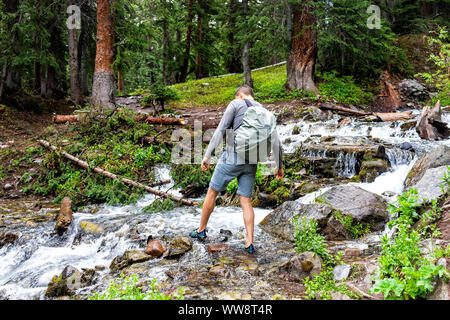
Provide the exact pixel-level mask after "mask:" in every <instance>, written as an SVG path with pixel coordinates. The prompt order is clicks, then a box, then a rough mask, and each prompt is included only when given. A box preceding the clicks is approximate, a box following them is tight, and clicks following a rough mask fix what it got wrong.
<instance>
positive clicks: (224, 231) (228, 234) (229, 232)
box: [219, 229, 233, 237]
mask: <svg viewBox="0 0 450 320" xmlns="http://www.w3.org/2000/svg"><path fill="white" fill-rule="evenodd" d="M219 234H221V235H223V236H226V237H231V236H232V235H233V233H232V232H231V231H230V230H225V229H220V231H219Z"/></svg>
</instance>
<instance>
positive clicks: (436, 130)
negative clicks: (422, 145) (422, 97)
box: [416, 101, 450, 140]
mask: <svg viewBox="0 0 450 320" xmlns="http://www.w3.org/2000/svg"><path fill="white" fill-rule="evenodd" d="M416 131H417V133H418V134H419V136H420V137H421V138H422V139H425V140H444V139H447V138H448V137H450V128H448V126H447V123H445V122H443V121H442V118H441V102H440V101H438V102H437V103H436V105H435V106H434V108H433V109H431V108H430V107H429V106H426V107H424V108H423V109H422V113H421V115H420V118H419V120H418V121H417V125H416Z"/></svg>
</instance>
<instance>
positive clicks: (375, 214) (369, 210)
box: [321, 185, 389, 231]
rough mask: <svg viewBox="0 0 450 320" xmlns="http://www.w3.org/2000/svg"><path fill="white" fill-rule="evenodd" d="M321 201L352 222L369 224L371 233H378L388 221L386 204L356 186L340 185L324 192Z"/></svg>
mask: <svg viewBox="0 0 450 320" xmlns="http://www.w3.org/2000/svg"><path fill="white" fill-rule="evenodd" d="M321 199H322V200H323V202H325V203H327V204H328V205H329V206H331V207H332V208H333V209H334V210H335V211H339V212H340V213H341V214H342V215H344V216H350V217H352V219H353V221H355V222H359V223H365V224H367V223H369V224H370V226H371V230H372V231H379V230H382V229H383V228H384V225H385V224H386V223H387V222H388V220H389V214H388V213H387V202H386V200H384V199H383V198H382V197H381V196H379V195H377V194H375V193H372V192H369V191H366V190H364V189H361V188H359V187H356V186H350V185H341V186H336V187H333V188H331V189H330V190H328V191H326V192H325V193H324V194H323V195H322V196H321Z"/></svg>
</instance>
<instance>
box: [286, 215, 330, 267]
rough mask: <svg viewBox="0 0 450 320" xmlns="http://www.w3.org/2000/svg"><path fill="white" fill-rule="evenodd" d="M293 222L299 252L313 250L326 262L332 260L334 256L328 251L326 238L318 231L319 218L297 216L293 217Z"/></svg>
mask: <svg viewBox="0 0 450 320" xmlns="http://www.w3.org/2000/svg"><path fill="white" fill-rule="evenodd" d="M292 222H293V224H294V226H295V245H296V248H297V252H299V253H301V252H305V251H311V252H314V253H317V254H318V255H319V256H321V257H322V259H323V260H324V261H325V263H328V262H330V261H331V260H332V257H331V255H330V254H329V253H328V251H327V246H326V244H325V239H324V237H323V236H321V235H320V234H318V232H317V229H318V223H317V220H315V219H309V220H308V219H307V218H306V217H296V218H294V219H292Z"/></svg>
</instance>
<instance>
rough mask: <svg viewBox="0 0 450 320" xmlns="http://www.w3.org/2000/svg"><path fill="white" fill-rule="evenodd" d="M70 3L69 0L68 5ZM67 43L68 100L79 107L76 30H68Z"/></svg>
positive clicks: (78, 62) (79, 89)
mask: <svg viewBox="0 0 450 320" xmlns="http://www.w3.org/2000/svg"><path fill="white" fill-rule="evenodd" d="M71 4H72V1H70V0H69V5H71ZM68 32H69V34H68V40H69V41H68V42H69V70H70V71H69V73H70V99H71V100H72V102H73V103H75V105H77V106H79V105H80V104H81V103H82V101H83V98H82V96H81V88H80V76H79V69H80V68H79V65H80V61H79V58H80V56H79V49H78V30H77V29H75V28H68Z"/></svg>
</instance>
